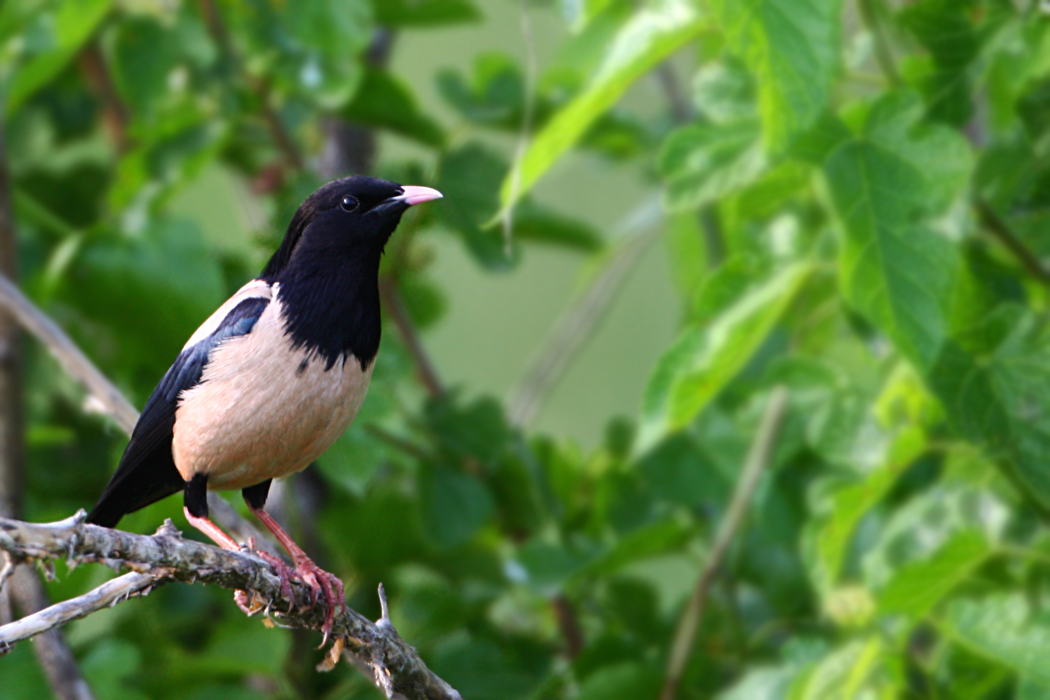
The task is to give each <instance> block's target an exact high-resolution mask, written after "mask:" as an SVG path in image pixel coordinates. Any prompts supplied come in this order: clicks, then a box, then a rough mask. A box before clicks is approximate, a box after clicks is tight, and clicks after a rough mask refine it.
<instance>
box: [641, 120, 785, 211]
mask: <svg viewBox="0 0 1050 700" xmlns="http://www.w3.org/2000/svg"><path fill="white" fill-rule="evenodd" d="M758 136H759V133H758V123H757V122H754V121H745V122H737V123H732V124H695V125H692V126H687V127H685V128H683V129H679V130H678V131H675V132H673V133H671V134H670V135H669V136H668V137H667V140H666V141H664V146H663V148H662V149H661V151H660V161H659V165H658V167H659V170H660V174H661V175H662V176H663V177H664V179H665V180H666V181H667V189H666V191H665V192H664V204H665V205H666V206H667V208H668V209H669V210H671V211H682V210H684V209H695V208H697V207H699V206H701V205H703V204H706V203H708V202H711V201H714V200H717V199H720V198H722V197H725V196H726V195H729V194H732V193H733V192H735V191H737V190H739V189H740V188H742V187H744V186H745V185H748V184H750V183H752V182H754V181H755V180H756V179H757V178H758V176H759V175H760V174H761V173H762V171H763V170H764V169H765V167H766V156H765V151H764V150H763V149H762V145H761V143H760V142H759V138H758Z"/></svg>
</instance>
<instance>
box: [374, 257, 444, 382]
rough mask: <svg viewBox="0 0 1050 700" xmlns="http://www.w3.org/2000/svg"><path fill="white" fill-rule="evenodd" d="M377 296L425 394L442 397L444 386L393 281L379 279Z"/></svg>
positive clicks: (387, 278) (386, 278)
mask: <svg viewBox="0 0 1050 700" xmlns="http://www.w3.org/2000/svg"><path fill="white" fill-rule="evenodd" d="M379 296H380V297H381V298H382V299H383V306H384V307H385V308H386V310H387V313H389V314H390V318H391V319H393V321H394V325H395V326H397V330H398V332H399V333H400V334H401V339H402V340H403V341H404V343H405V348H407V349H408V354H409V355H411V356H412V359H413V361H414V362H415V365H416V371H417V373H418V374H419V380H420V381H421V382H422V383H423V386H424V387H425V388H426V390H427V393H428V394H430V396H431V397H434V398H437V397H440V396H443V395H444V394H445V386H444V385H443V384H442V383H441V379H440V378H439V377H438V375H437V372H436V371H435V370H434V365H432V364H431V362H430V357H429V356H428V355H427V353H426V350H424V349H423V342H422V341H421V340H420V339H419V334H418V333H417V332H416V327H415V324H413V323H412V319H411V317H410V316H409V315H408V309H406V308H405V302H404V301H402V299H401V292H400V291H398V288H397V284H396V283H395V282H394V280H392V279H391V278H389V277H380V278H379Z"/></svg>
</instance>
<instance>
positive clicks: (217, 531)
mask: <svg viewBox="0 0 1050 700" xmlns="http://www.w3.org/2000/svg"><path fill="white" fill-rule="evenodd" d="M182 512H183V514H185V516H186V520H188V521H189V523H190V525H192V526H193V527H195V528H197V529H198V530H200V531H201V532H203V533H204V534H205V535H207V536H208V537H209V539H211V541H212V542H214V543H215V544H217V545H219V546H220V547H222V548H223V549H228V550H230V551H231V552H239V551H241V546H240V545H239V544H237V541H236V540H235V539H233V538H232V537H230V536H229V535H227V534H226V533H225V532H223V531H222V528H221V527H219V526H218V525H216V524H215V523H213V522H212V521H211V520H209V519H208V518H198V517H197V516H195V515H191V514H190V509H189V508H186V507H185V506H183V508H182Z"/></svg>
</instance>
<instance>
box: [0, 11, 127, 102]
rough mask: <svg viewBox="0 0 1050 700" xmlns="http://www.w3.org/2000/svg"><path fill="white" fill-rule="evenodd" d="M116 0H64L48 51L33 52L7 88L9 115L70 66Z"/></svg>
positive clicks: (52, 22) (52, 30)
mask: <svg viewBox="0 0 1050 700" xmlns="http://www.w3.org/2000/svg"><path fill="white" fill-rule="evenodd" d="M112 6H113V2H112V0H64V1H63V2H61V3H60V4H59V6H58V9H57V10H55V12H54V16H53V18H51V17H49V19H51V22H49V23H48V24H49V27H50V32H51V37H50V42H49V46H48V48H47V50H45V51H42V52H40V53H38V54H35V55H33V56H32V57H31V58H30V59H29V60H28V61H27V62H26V63H25V64H24V65H23V66H21V67H19V69H18V70H17V71H16V72H15V74H14V77H13V78H12V80H11V84H10V85H9V87H8V88H7V95H6V96H5V97H6V100H7V108H6V114H7V115H8V116H10V115H12V114H14V113H15V112H16V111H18V109H19V107H21V106H22V104H23V103H24V102H25V101H26V100H28V99H29V98H30V97H32V95H33V94H34V93H36V92H37V91H38V90H40V88H42V87H44V85H46V84H47V83H48V82H49V81H50V80H51V79H52V78H54V77H55V76H57V75H58V73H59V72H60V71H61V70H62V69H63V68H65V67H66V65H67V64H68V63H69V62H70V61H71V60H72V59H73V57H74V56H75V55H76V53H77V52H78V51H80V48H81V47H82V46H83V45H84V44H85V43H87V41H88V39H90V38H91V36H92V35H93V34H94V33H95V30H96V29H97V28H98V26H99V25H100V24H101V23H102V20H103V19H105V17H106V15H107V14H109V10H110V8H111V7H112Z"/></svg>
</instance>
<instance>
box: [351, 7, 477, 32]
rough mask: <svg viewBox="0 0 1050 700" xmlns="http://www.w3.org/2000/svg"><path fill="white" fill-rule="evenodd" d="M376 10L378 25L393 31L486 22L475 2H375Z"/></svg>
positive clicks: (374, 8)
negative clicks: (482, 19) (479, 21)
mask: <svg viewBox="0 0 1050 700" xmlns="http://www.w3.org/2000/svg"><path fill="white" fill-rule="evenodd" d="M372 8H373V11H374V12H375V20H376V24H378V25H380V26H383V27H390V28H392V29H397V28H406V29H407V28H426V27H439V26H444V25H449V24H461V23H463V22H477V21H478V20H480V19H481V18H482V14H481V11H480V10H479V9H478V8H477V6H476V5H475V4H474V3H473V2H472V1H471V0H373V2H372Z"/></svg>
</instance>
